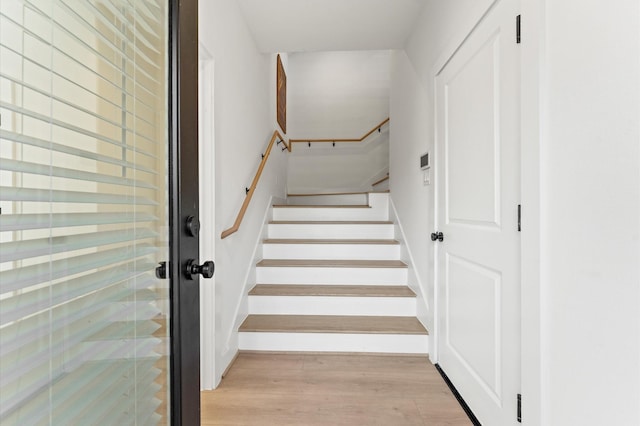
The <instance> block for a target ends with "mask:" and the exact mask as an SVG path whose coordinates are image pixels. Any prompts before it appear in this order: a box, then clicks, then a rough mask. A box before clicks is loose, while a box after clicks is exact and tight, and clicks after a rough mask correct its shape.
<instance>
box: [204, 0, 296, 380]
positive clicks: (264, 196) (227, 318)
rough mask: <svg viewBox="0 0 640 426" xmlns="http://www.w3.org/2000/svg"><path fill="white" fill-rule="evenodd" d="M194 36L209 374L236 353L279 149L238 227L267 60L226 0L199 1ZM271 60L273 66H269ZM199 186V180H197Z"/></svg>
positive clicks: (260, 119) (278, 186)
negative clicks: (201, 107) (211, 158)
mask: <svg viewBox="0 0 640 426" xmlns="http://www.w3.org/2000/svg"><path fill="white" fill-rule="evenodd" d="M200 41H201V43H202V44H203V45H204V47H205V48H206V49H207V50H208V51H209V52H211V54H212V55H213V60H214V62H215V81H214V94H215V95H214V96H215V100H214V111H215V117H214V133H215V166H214V167H215V185H216V191H215V209H216V211H215V218H216V225H215V228H216V245H215V253H216V259H215V262H216V283H215V285H216V292H215V293H216V294H215V300H216V308H215V309H216V313H215V340H216V341H215V346H216V362H215V369H216V379H217V381H219V379H220V377H221V374H222V372H223V371H224V370H225V369H226V367H227V366H228V364H229V362H230V361H231V360H232V359H233V357H234V355H235V353H236V351H237V347H238V346H237V327H238V325H239V321H241V320H242V315H243V313H244V312H245V311H246V309H244V308H243V301H244V300H245V299H244V298H245V296H246V295H245V294H244V291H245V284H246V281H247V280H248V279H250V275H249V272H250V270H251V267H252V265H253V263H254V262H255V259H254V258H253V255H254V249H255V247H256V243H257V241H258V239H259V231H260V228H261V226H262V223H263V219H264V213H265V211H266V210H267V208H268V206H269V201H270V199H271V197H273V196H276V197H283V196H284V184H285V172H286V164H285V161H286V155H287V154H286V153H284V152H281V151H280V150H279V149H274V150H273V151H272V153H271V156H270V158H269V162H268V163H267V166H266V168H265V170H264V172H263V175H262V179H261V181H260V184H259V185H258V188H257V190H256V192H255V194H254V196H253V200H252V202H251V205H250V206H249V209H248V210H247V213H246V215H245V217H244V221H243V222H242V226H241V228H240V230H239V231H238V232H236V233H235V234H233V235H231V236H229V237H227V238H226V239H224V240H222V239H220V234H221V233H222V231H223V230H225V229H227V228H229V227H231V225H232V224H233V222H234V220H235V218H236V215H237V213H238V211H239V209H240V206H241V205H242V202H243V200H244V198H245V191H244V188H245V187H248V186H249V185H250V184H251V181H252V180H253V177H254V175H255V172H256V170H257V168H258V165H259V163H260V161H261V157H260V154H261V153H262V152H264V150H265V149H266V147H267V144H268V142H269V139H270V137H271V135H272V133H273V131H274V130H275V129H276V127H275V109H274V108H272V107H271V103H273V102H274V99H275V95H274V93H273V92H274V91H275V61H274V59H273V58H272V57H271V56H270V55H264V54H261V53H259V52H258V50H257V48H256V45H255V43H254V40H253V39H252V37H251V35H250V33H249V31H248V29H247V27H246V25H245V22H244V20H243V18H242V16H241V14H240V11H239V8H238V5H237V2H236V1H234V0H209V1H201V2H200ZM272 65H273V66H272ZM201 184H203V185H207V182H201Z"/></svg>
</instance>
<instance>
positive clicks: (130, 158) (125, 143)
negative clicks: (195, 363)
mask: <svg viewBox="0 0 640 426" xmlns="http://www.w3.org/2000/svg"><path fill="white" fill-rule="evenodd" d="M164 3H165V2H163V1H162V0H2V1H0V424H2V425H21V426H23V425H26V424H29V425H39V424H43V425H44V424H56V425H57V424H60V425H70V424H86V425H93V424H96V425H105V424H113V425H125V424H136V425H138V424H140V425H147V424H149V425H150V424H159V423H167V422H168V418H169V417H168V412H167V410H168V407H169V404H168V367H167V366H168V355H169V349H168V348H169V342H168V338H167V332H166V330H167V323H168V312H169V306H168V303H169V302H168V289H167V288H168V281H163V280H157V279H156V278H155V275H154V269H155V267H156V265H157V264H158V262H160V261H164V260H166V259H167V258H168V254H167V226H168V225H167V204H168V201H167V167H168V165H167V155H168V154H167V137H168V136H167V128H168V124H167V101H166V96H167V90H166V86H167V79H168V77H167V76H168V74H167V66H166V61H167V54H166V46H167V39H166V37H167V30H166V29H167V26H168V19H167V7H166V5H165V4H164Z"/></svg>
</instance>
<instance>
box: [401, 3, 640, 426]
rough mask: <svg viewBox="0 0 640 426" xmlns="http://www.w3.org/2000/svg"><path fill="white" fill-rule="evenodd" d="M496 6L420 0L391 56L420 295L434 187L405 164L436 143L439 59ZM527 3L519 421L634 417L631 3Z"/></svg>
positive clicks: (638, 191) (404, 206)
mask: <svg viewBox="0 0 640 426" xmlns="http://www.w3.org/2000/svg"><path fill="white" fill-rule="evenodd" d="M502 1H505V0H502ZM491 3H492V1H491V0H483V1H481V2H475V1H472V0H455V1H447V2H442V1H437V0H427V4H426V7H425V9H424V12H423V14H422V16H421V17H420V18H419V20H418V22H419V24H418V27H417V28H416V29H415V31H414V33H413V35H412V36H411V37H410V39H409V41H408V42H407V45H406V49H405V50H406V56H405V54H403V53H401V52H399V53H397V54H395V55H394V59H393V62H394V66H393V72H392V90H391V137H390V138H391V141H390V146H391V160H390V173H391V176H392V179H391V190H392V198H393V201H394V204H395V206H396V209H397V212H398V217H399V219H400V221H401V223H402V225H403V227H404V231H405V234H406V236H407V243H408V244H409V247H410V249H411V251H412V253H413V257H414V258H415V259H417V265H416V272H417V274H419V275H420V277H421V279H422V281H423V282H428V283H430V284H429V285H427V287H428V291H427V297H432V294H433V293H432V291H433V289H432V284H431V283H432V277H431V276H430V274H431V265H430V264H429V262H430V261H431V259H432V247H431V244H430V243H429V242H428V241H427V240H428V234H429V233H430V232H431V231H432V226H433V219H432V216H431V214H432V209H433V207H432V206H433V193H432V188H423V187H422V186H421V183H420V172H419V170H418V167H417V165H416V166H415V168H414V167H413V166H411V165H412V164H417V156H418V155H420V154H421V153H423V152H425V151H426V150H428V149H429V150H431V149H432V147H433V72H434V70H433V67H434V64H435V63H436V62H438V61H440V60H441V58H442V56H443V55H444V54H445V53H446V52H447V51H448V50H449V52H448V53H449V54H450V53H451V51H450V50H451V49H452V48H453V47H455V46H456V45H457V44H459V43H460V41H461V40H462V38H463V37H464V35H466V33H468V31H469V30H470V29H471V28H472V27H473V24H474V23H475V22H476V21H477V20H478V18H479V17H480V16H482V14H483V13H484V11H485V10H486V8H487V7H488V6H489V5H490V4H491ZM522 11H523V31H524V33H523V44H522V49H523V50H522V52H523V108H522V114H523V117H522V118H523V131H522V135H523V137H522V141H523V151H522V152H523V154H524V157H523V162H522V163H523V169H522V173H523V176H522V180H523V195H522V197H523V209H524V210H523V211H524V213H523V214H524V216H523V226H524V227H525V229H524V232H523V244H524V245H525V246H524V247H523V265H522V266H523V272H526V275H523V306H522V309H523V365H522V388H523V401H524V402H523V405H524V407H523V410H524V419H523V421H524V423H523V424H530V425H537V424H542V425H545V426H546V425H567V424H580V425H602V424H615V425H637V424H640V403H639V402H638V401H640V342H639V341H640V289H639V287H640V270H639V268H640V266H639V265H640V150H639V147H640V129H639V122H640V109H639V105H640V93H639V89H640V64H639V60H640V34H639V29H640V22H639V21H640V10H639V4H638V2H637V1H636V0H621V1H618V2H614V3H612V2H605V1H592V2H584V1H579V0H567V1H565V2H555V1H551V0H522ZM538 159H539V161H538ZM534 233H535V235H533V234H534ZM420 259H422V260H424V262H420ZM538 277H539V279H538Z"/></svg>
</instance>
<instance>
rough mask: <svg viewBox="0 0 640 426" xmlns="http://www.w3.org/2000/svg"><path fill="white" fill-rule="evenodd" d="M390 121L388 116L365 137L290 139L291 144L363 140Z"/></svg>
mask: <svg viewBox="0 0 640 426" xmlns="http://www.w3.org/2000/svg"><path fill="white" fill-rule="evenodd" d="M388 122H389V118H386V119H384V120H382V121H381V122H380V123H379V124H377V125H376V126H374V127H373V128H372V129H371V130H369V131H368V132H367V133H365V134H364V136H363V137H361V138H359V139H340V138H335V139H289V144H290V145H291V144H293V143H300V142H362V141H363V140H365V139H366V138H368V137H369V136H370V135H371V134H372V133H373V132H375V131H376V130H378V129H379V128H381V127H382V126H384V125H385V124H387V123H388Z"/></svg>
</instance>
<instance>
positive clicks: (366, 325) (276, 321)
mask: <svg viewBox="0 0 640 426" xmlns="http://www.w3.org/2000/svg"><path fill="white" fill-rule="evenodd" d="M238 331H239V332H254V333H330V334H331V333H339V334H413V335H416V334H417V335H428V334H429V333H428V331H427V330H426V329H425V328H424V326H423V325H422V324H421V323H420V321H418V319H417V318H416V317H388V316H356V315H353V316H352V315H249V316H248V317H247V318H246V319H245V320H244V322H243V323H242V324H241V325H240V328H239V330H238Z"/></svg>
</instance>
